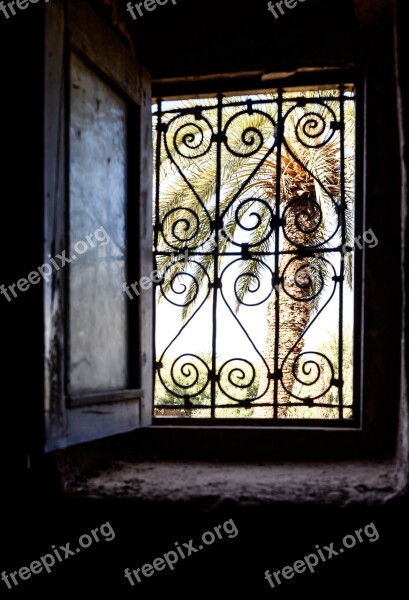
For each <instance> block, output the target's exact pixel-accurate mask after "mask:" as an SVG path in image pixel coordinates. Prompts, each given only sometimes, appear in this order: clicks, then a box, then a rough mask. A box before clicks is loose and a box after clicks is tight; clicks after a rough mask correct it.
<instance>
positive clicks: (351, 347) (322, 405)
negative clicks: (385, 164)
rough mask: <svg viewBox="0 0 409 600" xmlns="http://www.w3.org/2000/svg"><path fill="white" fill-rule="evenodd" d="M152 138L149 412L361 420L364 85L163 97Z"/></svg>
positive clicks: (223, 418)
mask: <svg viewBox="0 0 409 600" xmlns="http://www.w3.org/2000/svg"><path fill="white" fill-rule="evenodd" d="M153 133H154V151H155V170H154V188H155V191H154V209H153V212H154V261H155V268H156V269H158V270H159V272H160V274H161V277H160V281H159V282H158V283H157V284H156V302H155V304H156V309H155V317H154V329H155V331H154V334H155V349H154V356H155V393H154V416H155V417H156V418H157V419H158V420H166V418H167V417H172V418H173V419H175V418H179V419H180V420H181V421H183V420H185V421H187V420H189V419H186V418H195V419H196V420H195V422H198V420H199V419H202V420H203V421H204V422H205V423H211V422H213V421H214V420H215V419H217V422H218V423H220V422H228V421H231V422H232V423H240V422H242V420H243V419H246V420H247V419H251V423H252V424H255V423H258V422H260V423H275V424H283V423H285V424H292V423H294V424H296V423H302V424H303V426H306V425H313V424H316V423H317V422H324V423H326V424H328V425H332V426H341V427H342V426H359V413H360V398H359V386H358V381H359V373H358V369H357V368H356V366H355V365H356V363H357V362H358V361H357V360H356V359H357V355H358V353H359V335H358V333H357V331H358V328H357V327H356V320H357V314H358V313H357V306H358V305H359V281H358V280H357V277H356V273H357V265H359V262H360V260H361V258H360V254H359V249H356V248H355V247H354V239H356V238H354V236H355V230H356V226H357V223H358V222H359V214H360V203H359V202H358V200H357V198H356V190H355V164H356V90H355V87H354V85H352V84H345V83H343V84H339V85H332V86H328V87H321V88H316V87H311V88H308V89H306V88H304V89H278V90H274V91H272V92H270V93H262V94H257V95H255V94H247V95H244V94H243V95H240V96H238V95H237V96H230V97H226V96H223V95H218V96H216V97H211V98H202V99H189V100H183V101H182V100H178V101H170V100H168V101H164V100H159V101H158V102H157V104H155V105H154V109H153ZM360 247H361V248H362V245H361V244H360ZM354 250H355V251H354ZM354 319H355V325H354Z"/></svg>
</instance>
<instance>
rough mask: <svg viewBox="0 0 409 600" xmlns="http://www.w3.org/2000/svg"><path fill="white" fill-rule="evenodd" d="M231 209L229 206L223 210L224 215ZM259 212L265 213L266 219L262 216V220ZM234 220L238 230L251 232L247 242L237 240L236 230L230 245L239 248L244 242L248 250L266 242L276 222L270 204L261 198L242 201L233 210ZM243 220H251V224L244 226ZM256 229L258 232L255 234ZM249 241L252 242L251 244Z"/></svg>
mask: <svg viewBox="0 0 409 600" xmlns="http://www.w3.org/2000/svg"><path fill="white" fill-rule="evenodd" d="M231 208H232V205H229V206H228V207H227V209H226V210H225V213H226V212H227V211H228V210H230V209H231ZM260 212H264V213H267V215H268V217H267V218H266V216H265V214H264V218H262V216H261V214H260ZM234 218H235V221H236V223H237V226H238V227H239V230H242V231H243V232H251V236H249V238H250V239H249V240H247V239H246V240H239V239H238V238H239V235H238V233H239V231H237V230H236V231H235V237H236V239H233V240H231V243H232V244H233V245H235V246H241V245H242V244H243V243H244V242H246V243H247V245H248V247H249V248H254V247H257V246H261V245H262V244H263V243H264V242H266V241H267V240H268V238H269V237H270V236H271V234H272V231H273V228H274V223H275V221H276V217H275V214H274V212H273V209H272V207H271V203H268V202H267V201H266V200H263V199H262V198H246V199H245V200H242V201H241V202H240V203H239V205H238V206H237V208H236V209H235V212H234ZM245 220H247V221H250V220H252V223H249V224H247V225H246V224H245ZM261 228H263V229H261ZM258 229H259V231H258V232H257V230H258ZM251 240H253V241H252V242H251Z"/></svg>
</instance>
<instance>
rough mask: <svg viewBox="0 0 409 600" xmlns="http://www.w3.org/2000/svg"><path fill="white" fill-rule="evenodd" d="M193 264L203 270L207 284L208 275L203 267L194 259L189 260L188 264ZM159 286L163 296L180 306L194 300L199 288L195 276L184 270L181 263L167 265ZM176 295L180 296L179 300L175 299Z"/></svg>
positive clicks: (187, 304)
mask: <svg viewBox="0 0 409 600" xmlns="http://www.w3.org/2000/svg"><path fill="white" fill-rule="evenodd" d="M193 265H194V266H195V267H196V268H198V269H201V270H202V271H203V273H204V275H205V279H206V280H207V282H208V284H209V283H210V279H209V275H208V274H207V272H206V270H205V269H204V267H203V266H202V265H200V264H199V263H197V262H196V261H193V260H191V261H190V262H189V266H190V267H191V266H193ZM185 269H186V266H185ZM160 287H161V291H162V295H163V297H164V298H166V300H167V301H168V302H170V303H171V304H173V305H174V306H179V307H181V308H183V307H186V306H189V304H191V303H192V302H195V300H196V298H197V296H198V294H199V290H200V285H199V281H198V279H197V276H195V275H194V274H193V273H191V272H187V271H186V270H184V265H183V264H182V263H173V264H171V265H169V267H167V269H166V271H165V274H164V277H163V279H162V282H161V284H160ZM172 294H174V296H172ZM178 296H182V298H181V299H180V300H179V301H177V300H176V298H177V297H178Z"/></svg>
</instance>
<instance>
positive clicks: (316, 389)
mask: <svg viewBox="0 0 409 600" xmlns="http://www.w3.org/2000/svg"><path fill="white" fill-rule="evenodd" d="M308 355H310V356H312V357H314V358H310V359H308V360H306V359H305V358H304V357H306V356H308ZM320 359H321V361H320ZM320 362H321V364H320ZM292 373H293V376H294V379H295V381H297V382H298V383H301V384H302V385H305V386H307V387H308V388H311V389H309V390H308V397H305V396H297V395H296V394H294V393H293V392H292V390H288V389H287V388H286V386H285V384H284V382H283V387H284V389H285V390H286V391H287V392H288V393H289V394H290V395H291V396H292V397H293V398H297V399H298V400H302V401H303V402H305V403H306V404H309V403H311V402H312V401H313V400H318V398H322V397H323V396H325V395H326V394H327V392H328V391H329V390H330V389H331V387H332V385H333V381H334V367H333V365H332V363H331V361H330V360H329V358H328V357H327V356H325V354H322V353H321V352H312V351H309V352H301V353H300V354H298V356H297V357H296V359H295V360H294V363H293V365H292ZM301 375H302V376H304V378H303V379H302V378H301Z"/></svg>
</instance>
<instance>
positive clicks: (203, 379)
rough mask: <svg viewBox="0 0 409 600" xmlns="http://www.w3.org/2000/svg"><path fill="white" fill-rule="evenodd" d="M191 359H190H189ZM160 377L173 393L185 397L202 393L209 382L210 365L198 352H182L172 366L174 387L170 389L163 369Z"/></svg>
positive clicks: (171, 375) (165, 386)
mask: <svg viewBox="0 0 409 600" xmlns="http://www.w3.org/2000/svg"><path fill="white" fill-rule="evenodd" d="M188 359H189V360H188ZM159 377H160V380H161V382H162V385H163V386H164V388H165V389H167V390H168V391H169V392H170V393H171V394H173V395H175V396H178V397H179V398H184V397H186V396H197V395H199V394H201V393H202V392H203V391H204V390H205V389H206V386H207V384H208V383H209V367H208V366H207V364H206V363H205V361H204V360H203V359H202V358H200V356H197V355H196V354H182V355H181V356H179V357H178V358H176V359H175V360H174V361H173V363H172V366H171V368H170V377H171V381H172V384H173V385H174V386H175V387H174V389H170V388H169V386H168V385H167V384H166V381H165V380H164V378H163V376H162V373H161V370H159Z"/></svg>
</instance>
